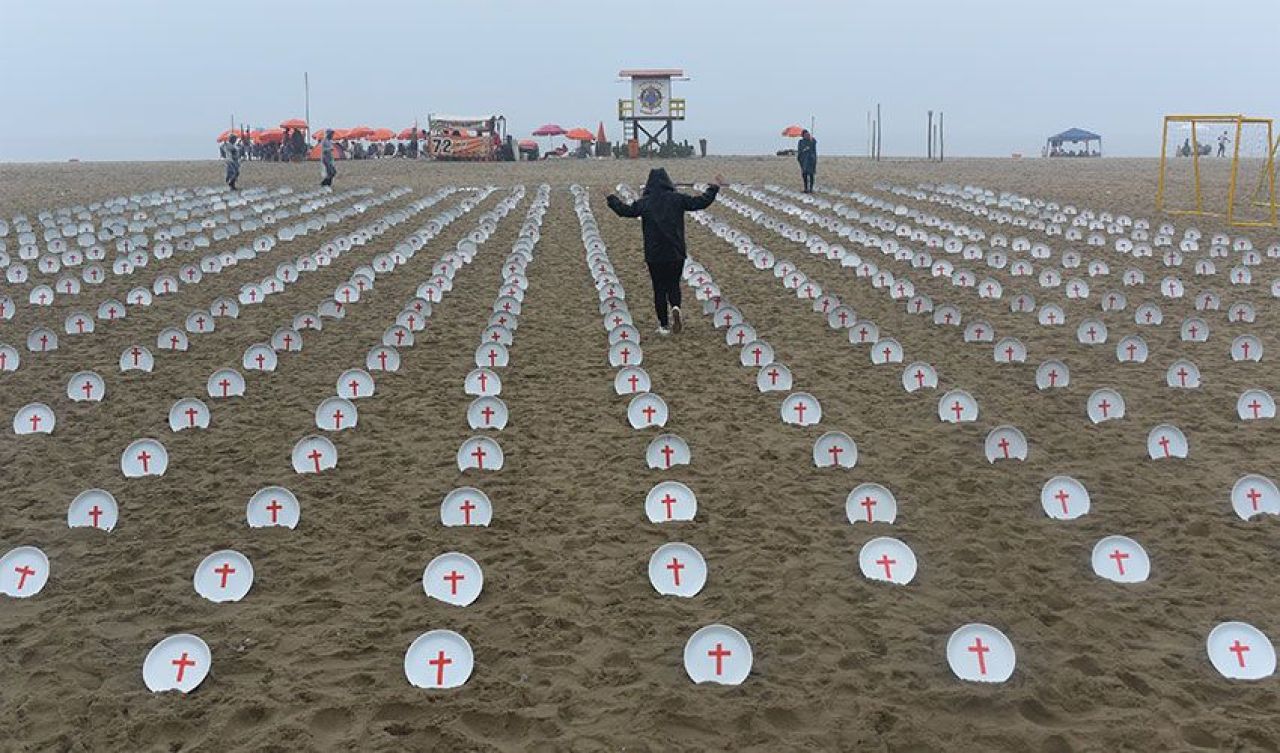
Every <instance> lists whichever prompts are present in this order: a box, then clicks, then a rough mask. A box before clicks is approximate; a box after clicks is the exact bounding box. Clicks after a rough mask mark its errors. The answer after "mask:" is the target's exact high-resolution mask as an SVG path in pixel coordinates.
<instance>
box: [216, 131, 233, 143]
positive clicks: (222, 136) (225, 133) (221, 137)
mask: <svg viewBox="0 0 1280 753" xmlns="http://www.w3.org/2000/svg"><path fill="white" fill-rule="evenodd" d="M230 135H231V131H223V132H222V133H220V134H218V143H219V144H221V143H223V142H225V141H226V140H227V137H228V136H230Z"/></svg>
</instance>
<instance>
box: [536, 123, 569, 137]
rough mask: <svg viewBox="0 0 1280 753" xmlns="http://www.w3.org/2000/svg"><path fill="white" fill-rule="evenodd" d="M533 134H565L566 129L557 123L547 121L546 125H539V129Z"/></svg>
mask: <svg viewBox="0 0 1280 753" xmlns="http://www.w3.org/2000/svg"><path fill="white" fill-rule="evenodd" d="M533 135H534V136H563V135H564V129H563V128H561V127H560V126H558V125H556V124H555V123H547V124H545V125H540V126H538V129H537V130H536V131H534V132H533Z"/></svg>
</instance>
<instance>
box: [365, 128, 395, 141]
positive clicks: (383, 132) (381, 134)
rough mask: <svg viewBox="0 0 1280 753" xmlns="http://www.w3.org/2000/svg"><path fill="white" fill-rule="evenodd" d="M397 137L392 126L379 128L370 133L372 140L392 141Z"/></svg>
mask: <svg viewBox="0 0 1280 753" xmlns="http://www.w3.org/2000/svg"><path fill="white" fill-rule="evenodd" d="M395 137H396V133H395V131H393V130H391V129H390V128H379V129H378V130H376V131H374V132H373V133H370V134H369V140H370V141H390V140H391V139H394V138H395Z"/></svg>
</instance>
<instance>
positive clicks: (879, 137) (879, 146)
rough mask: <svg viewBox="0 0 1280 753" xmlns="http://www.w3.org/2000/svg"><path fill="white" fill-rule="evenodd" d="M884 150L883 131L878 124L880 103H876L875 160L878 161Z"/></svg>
mask: <svg viewBox="0 0 1280 753" xmlns="http://www.w3.org/2000/svg"><path fill="white" fill-rule="evenodd" d="M883 151H884V131H883V130H882V129H881V125H880V103H879V102H877V103H876V160H877V161H879V159H880V155H881V154H882V153H883Z"/></svg>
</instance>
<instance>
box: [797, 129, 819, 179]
mask: <svg viewBox="0 0 1280 753" xmlns="http://www.w3.org/2000/svg"><path fill="white" fill-rule="evenodd" d="M796 160H797V161H798V162H799V163H800V179H801V180H802V181H804V192H805V193H813V177H814V175H815V174H817V172H818V140H817V139H815V138H814V137H813V134H811V133H809V129H807V128H806V129H805V130H803V131H801V132H800V143H799V144H796Z"/></svg>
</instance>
